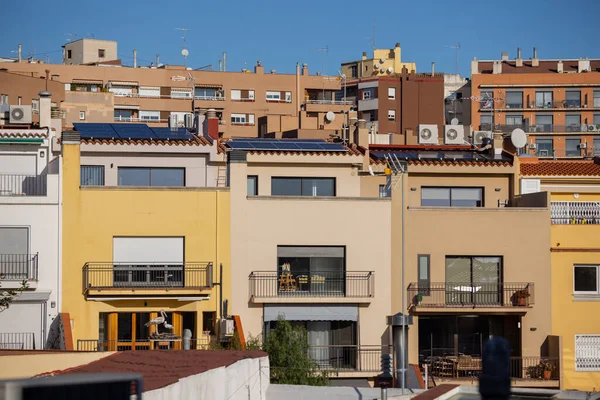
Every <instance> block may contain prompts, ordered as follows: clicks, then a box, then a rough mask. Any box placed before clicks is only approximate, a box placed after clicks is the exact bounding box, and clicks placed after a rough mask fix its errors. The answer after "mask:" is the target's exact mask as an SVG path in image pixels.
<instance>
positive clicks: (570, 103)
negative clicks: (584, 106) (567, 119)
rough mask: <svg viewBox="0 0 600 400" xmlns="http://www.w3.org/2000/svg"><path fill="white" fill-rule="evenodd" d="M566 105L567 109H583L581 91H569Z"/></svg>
mask: <svg viewBox="0 0 600 400" xmlns="http://www.w3.org/2000/svg"><path fill="white" fill-rule="evenodd" d="M565 105H566V107H567V108H578V107H581V91H580V90H567V95H566V101H565Z"/></svg>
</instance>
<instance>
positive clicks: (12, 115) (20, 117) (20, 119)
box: [8, 106, 31, 124]
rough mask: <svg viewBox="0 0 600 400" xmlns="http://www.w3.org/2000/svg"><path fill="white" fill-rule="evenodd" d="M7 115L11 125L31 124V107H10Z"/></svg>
mask: <svg viewBox="0 0 600 400" xmlns="http://www.w3.org/2000/svg"><path fill="white" fill-rule="evenodd" d="M8 114H9V122H10V123H11V124H31V106H10V111H9V113H8Z"/></svg>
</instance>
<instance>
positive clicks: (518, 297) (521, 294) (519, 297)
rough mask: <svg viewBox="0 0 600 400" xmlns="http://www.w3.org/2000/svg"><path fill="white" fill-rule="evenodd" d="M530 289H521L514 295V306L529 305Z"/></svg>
mask: <svg viewBox="0 0 600 400" xmlns="http://www.w3.org/2000/svg"><path fill="white" fill-rule="evenodd" d="M529 296H530V293H529V289H519V290H517V291H516V292H514V293H513V295H512V302H513V306H520V307H524V306H526V305H527V299H528V298H529Z"/></svg>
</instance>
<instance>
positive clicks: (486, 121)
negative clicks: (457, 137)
mask: <svg viewBox="0 0 600 400" xmlns="http://www.w3.org/2000/svg"><path fill="white" fill-rule="evenodd" d="M479 121H480V124H481V125H480V127H479V128H480V129H481V130H482V131H489V130H491V129H492V121H493V119H492V116H491V115H489V114H482V115H481V117H480V118H479Z"/></svg>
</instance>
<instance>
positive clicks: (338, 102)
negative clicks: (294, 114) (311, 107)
mask: <svg viewBox="0 0 600 400" xmlns="http://www.w3.org/2000/svg"><path fill="white" fill-rule="evenodd" d="M306 103H308V104H334V105H340V106H351V105H353V104H354V102H353V101H352V100H331V99H328V100H327V99H326V100H306Z"/></svg>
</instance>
